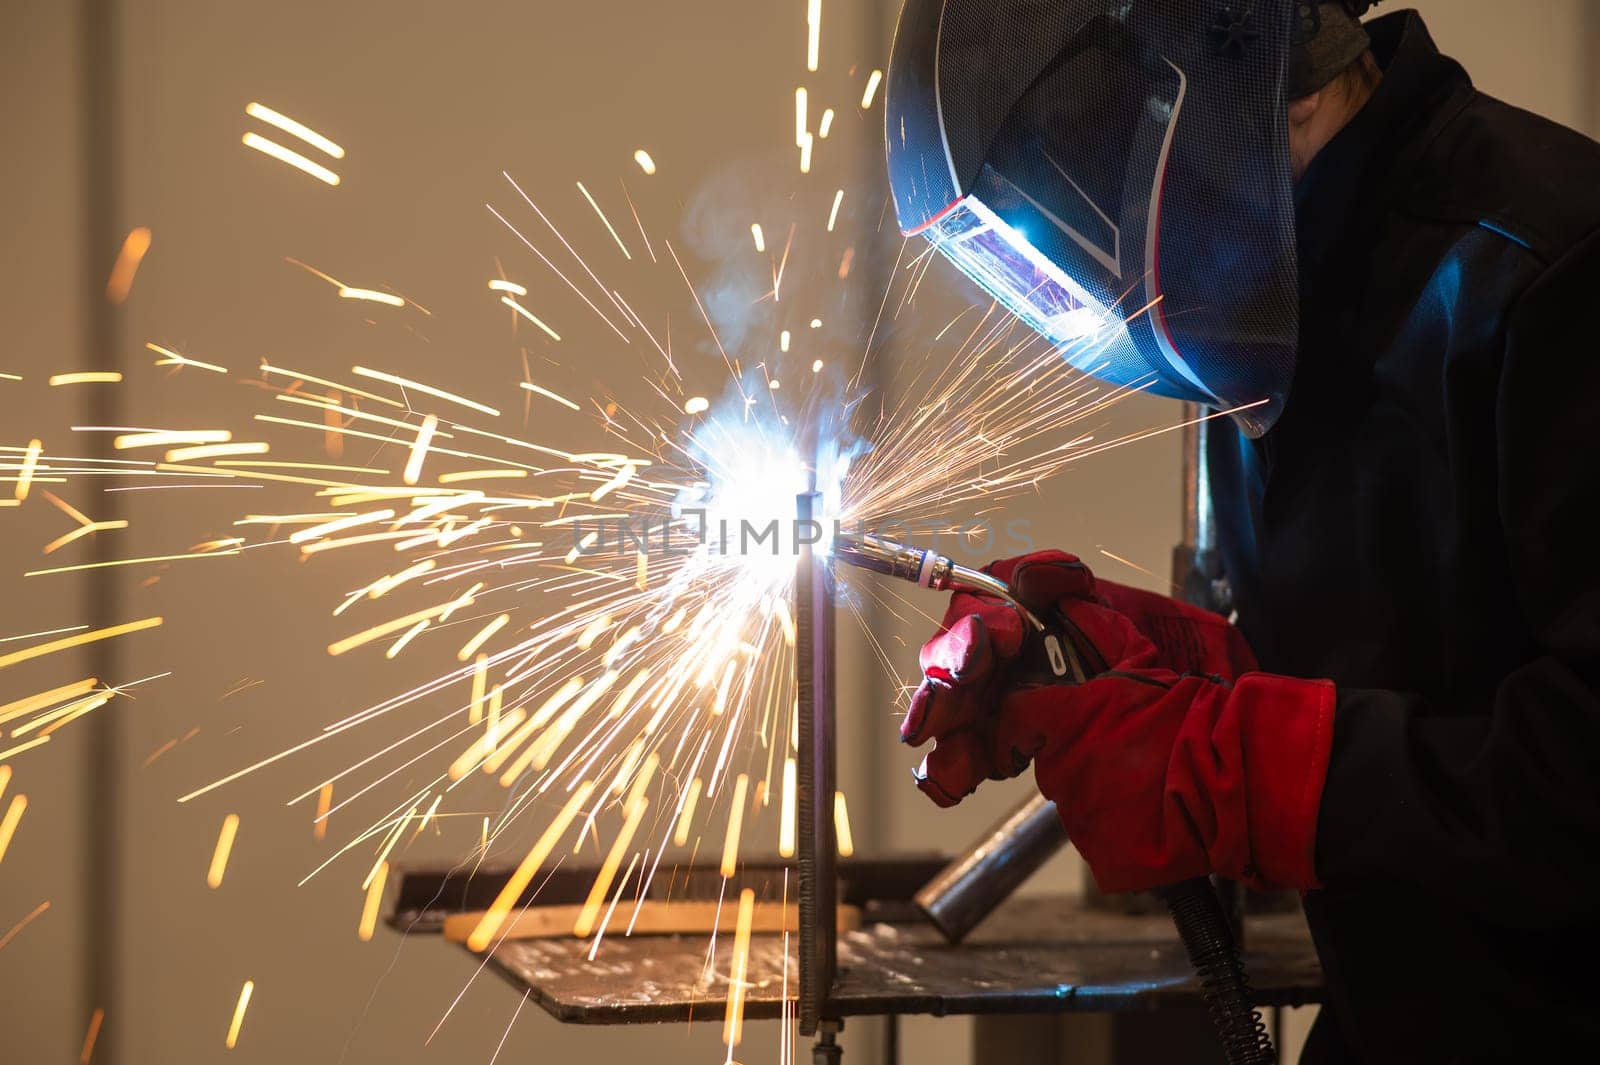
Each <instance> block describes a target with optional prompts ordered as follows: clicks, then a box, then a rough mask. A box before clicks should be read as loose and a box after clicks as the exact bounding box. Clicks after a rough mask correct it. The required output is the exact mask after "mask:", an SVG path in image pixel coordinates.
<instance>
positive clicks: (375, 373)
mask: <svg viewBox="0 0 1600 1065" xmlns="http://www.w3.org/2000/svg"><path fill="white" fill-rule="evenodd" d="M350 372H351V373H353V374H355V375H356V376H357V377H366V378H370V379H371V380H373V381H383V382H385V383H386V384H391V385H395V386H396V387H398V388H401V389H411V390H412V391H414V392H421V393H423V394H424V395H429V396H432V397H434V398H435V399H442V400H444V401H445V402H447V403H458V404H460V405H461V406H463V407H466V408H467V409H469V410H475V411H477V412H478V413H479V414H487V415H488V416H489V417H491V418H498V417H500V412H499V411H497V410H495V409H494V408H493V407H490V406H486V405H484V404H482V403H478V402H476V401H475V400H470V399H467V398H466V397H465V396H458V395H456V394H455V393H454V392H446V391H445V390H444V389H442V388H435V387H434V386H433V385H425V384H423V383H422V382H420V381H413V380H411V379H410V378H408V377H399V376H397V375H395V374H392V373H386V372H385V371H383V370H372V369H368V368H367V367H365V366H356V367H352V368H351V370H350Z"/></svg>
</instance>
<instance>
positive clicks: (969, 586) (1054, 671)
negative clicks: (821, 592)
mask: <svg viewBox="0 0 1600 1065" xmlns="http://www.w3.org/2000/svg"><path fill="white" fill-rule="evenodd" d="M833 557H834V558H836V559H838V560H839V561H840V562H843V563H845V564H846V565H850V566H855V567H857V568H858V569H864V570H871V571H872V572H874V573H882V574H884V575H885V576H888V577H895V578H898V579H900V580H903V581H910V582H911V583H912V584H916V585H919V586H921V587H923V588H932V589H933V590H934V591H936V592H954V591H961V592H976V593H978V594H979V595H992V596H994V597H995V598H997V599H1003V600H1005V601H1006V602H1008V603H1010V604H1011V605H1012V606H1014V607H1016V608H1017V611H1018V612H1019V613H1020V614H1021V615H1022V617H1023V618H1024V620H1026V621H1027V622H1028V625H1029V626H1030V628H1031V629H1032V630H1033V634H1034V637H1035V639H1034V640H1030V641H1029V644H1030V645H1035V644H1036V649H1034V648H1033V647H1030V646H1025V647H1024V648H1023V655H1022V657H1023V660H1024V661H1025V662H1026V661H1027V660H1028V659H1030V658H1038V657H1039V655H1040V653H1042V659H1043V660H1042V662H1038V663H1037V665H1038V666H1042V667H1043V668H1042V669H1038V668H1035V669H1033V670H1029V671H1028V672H1033V673H1041V674H1042V676H1041V677H1040V679H1042V680H1044V681H1045V682H1046V683H1056V684H1082V683H1083V682H1084V681H1085V680H1087V679H1088V678H1089V674H1088V673H1087V672H1086V671H1085V670H1084V668H1083V659H1082V657H1080V656H1079V654H1078V651H1077V648H1075V647H1074V646H1073V645H1072V641H1071V640H1069V639H1068V638H1067V637H1066V634H1065V625H1064V621H1063V619H1062V618H1060V617H1059V616H1056V615H1054V614H1047V615H1046V616H1045V617H1041V616H1040V615H1039V614H1038V613H1036V612H1035V611H1034V610H1033V609H1031V608H1030V607H1029V606H1028V605H1027V604H1025V603H1023V602H1022V601H1021V600H1020V599H1018V598H1017V596H1016V593H1015V592H1013V591H1012V590H1011V587H1010V585H1008V584H1006V582H1004V581H1002V580H999V579H997V578H995V577H991V576H990V575H989V574H987V573H984V572H983V571H982V570H975V569H969V568H968V567H966V566H962V565H959V564H957V563H955V562H952V561H951V560H950V559H949V558H947V557H946V556H944V555H941V554H939V553H938V552H937V551H929V550H926V549H924V548H920V547H912V546H910V545H909V544H901V543H896V542H895V541H893V540H888V539H885V538H883V537H881V536H874V535H871V534H869V533H865V532H862V533H844V532H841V533H839V534H837V535H836V536H835V537H834V540H833ZM1030 650H1033V651H1034V653H1033V654H1031V655H1030V653H1029V652H1030ZM1019 679H1020V678H1019Z"/></svg>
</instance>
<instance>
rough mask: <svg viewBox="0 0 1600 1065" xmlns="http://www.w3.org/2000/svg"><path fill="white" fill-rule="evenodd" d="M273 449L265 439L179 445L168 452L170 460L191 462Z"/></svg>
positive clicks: (262, 453) (255, 453)
mask: <svg viewBox="0 0 1600 1065" xmlns="http://www.w3.org/2000/svg"><path fill="white" fill-rule="evenodd" d="M270 450H272V448H271V446H270V445H268V444H267V443H265V442H264V441H245V442H241V443H237V444H202V445H201V446H199V447H178V448H173V449H172V450H171V451H169V452H167V456H166V457H167V461H168V462H191V461H193V460H195V459H221V458H229V457H231V456H233V455H265V454H266V453H267V452H268V451H270Z"/></svg>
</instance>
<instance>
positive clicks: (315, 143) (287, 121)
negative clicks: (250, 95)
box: [244, 100, 344, 159]
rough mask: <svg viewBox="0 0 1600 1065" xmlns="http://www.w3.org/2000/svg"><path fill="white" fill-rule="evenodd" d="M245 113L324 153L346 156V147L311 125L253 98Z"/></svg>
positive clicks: (337, 157)
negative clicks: (304, 123) (342, 146)
mask: <svg viewBox="0 0 1600 1065" xmlns="http://www.w3.org/2000/svg"><path fill="white" fill-rule="evenodd" d="M244 113H245V114H247V115H249V116H250V117H251V118H255V119H259V120H260V121H262V122H265V123H266V124H267V125H269V126H275V127H277V128H278V129H281V130H282V131H283V132H285V133H287V134H288V135H289V136H291V137H294V138H295V139H297V140H302V141H305V142H306V143H307V144H309V145H311V146H312V147H313V148H316V149H317V150H318V151H320V152H322V153H323V154H324V155H331V156H332V157H333V158H335V159H343V158H344V149H343V148H341V147H340V146H339V145H337V144H335V143H334V142H333V141H331V140H329V139H328V138H327V137H324V136H323V135H322V134H320V133H318V132H317V131H316V130H314V129H312V128H311V127H310V126H306V125H303V124H301V123H299V122H296V121H295V120H294V119H292V118H290V117H289V116H288V115H285V114H283V113H281V112H278V111H274V110H273V109H272V108H270V107H268V106H266V105H265V104H259V103H256V102H255V101H254V100H252V101H251V102H250V103H248V104H246V105H245V109H244Z"/></svg>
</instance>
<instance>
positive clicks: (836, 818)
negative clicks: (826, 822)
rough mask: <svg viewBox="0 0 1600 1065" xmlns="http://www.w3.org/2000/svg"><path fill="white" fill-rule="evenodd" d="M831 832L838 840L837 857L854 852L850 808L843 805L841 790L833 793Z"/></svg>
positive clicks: (843, 856) (854, 845)
mask: <svg viewBox="0 0 1600 1065" xmlns="http://www.w3.org/2000/svg"><path fill="white" fill-rule="evenodd" d="M833 834H834V837H835V838H836V839H837V840H838V846H839V857H841V858H848V857H850V856H851V855H852V854H854V853H855V852H856V844H855V838H854V837H853V836H851V835H850V808H849V807H848V806H846V805H845V801H844V792H842V791H836V792H834V793H833Z"/></svg>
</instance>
